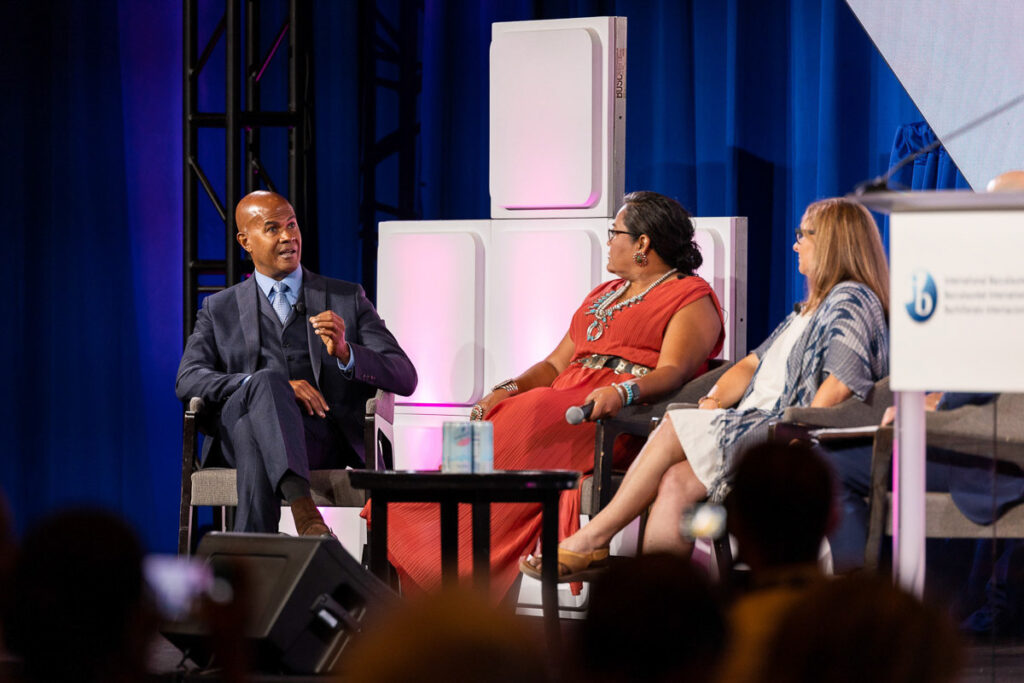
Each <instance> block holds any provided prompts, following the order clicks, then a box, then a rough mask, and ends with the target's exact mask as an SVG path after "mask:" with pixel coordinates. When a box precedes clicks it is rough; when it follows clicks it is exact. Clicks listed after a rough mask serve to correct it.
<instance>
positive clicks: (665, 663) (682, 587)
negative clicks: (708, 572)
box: [576, 553, 726, 682]
mask: <svg viewBox="0 0 1024 683" xmlns="http://www.w3.org/2000/svg"><path fill="white" fill-rule="evenodd" d="M725 639H726V623H725V615H724V612H723V610H722V606H721V603H720V601H719V600H718V599H717V596H716V595H715V593H714V592H713V591H712V588H711V585H710V584H709V582H708V580H707V579H706V578H705V577H704V576H703V575H702V574H700V573H698V571H697V570H696V569H695V568H694V566H693V564H691V562H690V561H689V560H688V559H685V558H682V557H679V556H678V555H670V554H658V553H655V554H650V555H641V556H639V557H636V558H631V559H623V560H622V561H621V562H616V563H614V564H612V566H611V568H610V569H609V570H608V572H607V573H606V574H605V575H603V576H602V577H601V578H600V579H598V580H597V581H596V582H595V583H594V585H593V588H592V593H591V598H590V609H589V612H588V615H587V620H586V621H585V622H584V624H583V627H582V629H581V633H580V646H579V648H578V654H579V657H580V662H579V664H578V666H577V667H576V668H577V670H578V671H579V674H580V679H581V680H586V681H608V682H611V681H669V680H672V681H689V680H692V681H704V680H712V677H713V675H714V673H715V670H716V667H717V665H718V661H719V657H720V656H721V654H722V652H723V650H724V648H725Z"/></svg>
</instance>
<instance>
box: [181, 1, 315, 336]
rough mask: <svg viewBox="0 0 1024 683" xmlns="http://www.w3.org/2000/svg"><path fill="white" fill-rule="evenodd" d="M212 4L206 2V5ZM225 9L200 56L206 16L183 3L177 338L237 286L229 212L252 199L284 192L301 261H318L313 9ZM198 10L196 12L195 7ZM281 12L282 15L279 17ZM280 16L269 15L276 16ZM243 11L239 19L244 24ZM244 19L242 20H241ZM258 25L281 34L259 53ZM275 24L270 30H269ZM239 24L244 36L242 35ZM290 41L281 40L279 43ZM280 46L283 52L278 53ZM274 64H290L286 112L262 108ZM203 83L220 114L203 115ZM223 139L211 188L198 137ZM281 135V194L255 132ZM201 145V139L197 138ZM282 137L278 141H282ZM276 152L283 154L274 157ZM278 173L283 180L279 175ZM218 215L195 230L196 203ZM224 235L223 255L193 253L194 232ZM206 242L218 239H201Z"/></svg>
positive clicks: (227, 4) (234, 5)
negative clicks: (214, 63)
mask: <svg viewBox="0 0 1024 683" xmlns="http://www.w3.org/2000/svg"><path fill="white" fill-rule="evenodd" d="M212 1H213V0H207V3H209V2H212ZM220 2H221V4H222V6H223V7H224V12H223V15H222V16H221V18H220V21H219V22H218V23H217V25H216V26H215V27H214V28H213V31H212V33H211V35H210V38H209V40H207V42H206V44H205V45H204V47H203V50H202V52H200V51H199V34H200V29H201V27H200V14H201V13H200V9H209V8H208V6H207V4H204V3H200V1H199V0H185V3H184V30H185V41H184V50H183V52H184V75H185V83H184V93H183V98H182V100H183V108H184V162H185V163H184V226H183V228H184V230H183V234H184V252H183V253H184V330H185V338H186V339H187V338H188V335H189V334H190V333H191V331H192V327H193V325H194V322H195V318H196V312H197V310H198V307H199V302H200V297H201V296H203V295H204V294H208V293H211V292H216V291H219V290H221V289H224V288H225V287H229V286H231V285H232V284H235V283H236V282H239V281H240V280H241V279H242V277H243V275H244V273H245V272H246V271H247V270H248V269H247V268H245V265H244V262H243V261H244V259H243V253H244V252H242V250H241V249H240V248H239V246H238V244H237V242H236V240H235V234H236V232H237V229H236V227H235V217H234V207H235V205H236V204H237V203H238V200H239V199H241V197H242V189H243V188H244V191H245V193H249V192H251V191H253V190H256V189H261V188H265V189H269V190H273V191H276V192H281V194H285V195H287V196H288V198H289V199H290V200H291V202H292V204H293V205H294V206H295V211H296V214H297V218H298V219H299V224H300V225H301V226H302V229H303V238H304V239H303V261H304V262H306V263H309V264H311V265H312V266H313V267H316V264H317V263H318V261H319V258H318V253H317V244H318V242H319V240H318V239H317V234H316V222H315V221H314V220H306V219H307V218H311V217H313V216H315V215H316V205H315V182H314V170H313V169H314V156H313V78H312V40H311V38H310V36H311V26H312V3H311V2H306V1H304V0H288V1H287V2H282V3H276V4H272V3H267V2H259V0H220ZM201 4H202V5H203V7H202V8H201V7H200V5H201ZM284 8H286V10H287V11H284ZM275 10H276V13H277V14H278V15H282V14H283V15H284V16H283V17H282V16H277V17H273V18H271V17H268V16H266V15H269V14H271V13H273V12H275ZM243 12H244V17H243ZM243 20H244V21H243ZM264 20H268V21H269V20H276V21H278V22H280V23H279V28H278V29H277V30H276V31H275V32H274V33H273V39H272V40H271V41H270V44H269V45H265V46H264V45H261V40H260V36H261V31H260V26H261V23H262V22H263V21H264ZM269 25H273V24H268V26H269ZM243 26H244V34H243ZM286 41H287V42H286ZM221 43H223V48H222V49H223V55H224V65H225V69H224V72H223V73H216V72H215V70H213V69H206V67H207V64H208V62H209V61H210V59H211V57H213V56H214V54H215V51H217V50H218V49H220V46H221ZM282 46H286V49H281V48H282ZM277 55H281V56H280V57H277V58H278V59H287V61H288V64H287V78H286V81H287V83H286V88H287V95H286V98H285V97H282V98H280V99H282V100H284V99H286V101H287V105H286V106H284V107H279V108H278V109H277V110H264V109H262V108H261V106H260V102H261V92H260V88H261V81H262V79H263V77H264V74H265V73H266V72H267V69H268V67H269V66H270V65H271V63H272V62H273V61H274V59H275V56H277ZM200 83H202V85H203V87H204V89H207V91H220V90H223V93H224V109H223V111H200V110H199V99H200V97H199V95H200ZM204 128H205V129H220V130H223V131H224V146H223V153H224V169H225V170H224V178H223V183H217V182H215V180H213V179H211V178H210V177H209V175H208V174H207V173H206V172H205V171H204V169H203V167H202V165H201V163H200V151H204V152H205V150H200V130H201V129H204ZM269 128H279V129H286V130H287V146H288V149H287V150H286V153H287V170H286V171H285V172H284V174H285V175H286V176H287V178H286V183H287V186H286V188H282V187H280V186H278V185H276V184H275V183H274V181H273V179H272V173H271V171H270V170H269V169H268V168H267V166H266V165H265V164H264V163H263V153H264V152H267V153H269V152H270V150H267V149H265V148H264V146H263V145H262V144H261V143H262V142H263V141H262V140H261V131H263V130H265V129H269ZM204 137H205V136H204ZM279 137H280V136H279ZM277 151H278V152H280V150H277ZM279 175H280V174H279ZM201 194H205V195H206V198H207V199H208V200H209V201H210V202H211V203H212V205H213V207H214V208H215V209H216V214H217V215H218V216H219V217H220V220H221V223H222V225H215V226H207V225H201V224H200V223H201V222H202V219H201V217H200V216H201V213H200V209H199V207H200V195H201ZM221 229H222V230H223V234H224V249H223V252H222V254H223V255H222V256H221V255H216V256H215V257H214V258H209V257H208V256H207V255H205V254H204V255H200V253H199V252H200V248H199V245H200V234H201V233H203V232H205V231H217V230H221ZM206 234H215V232H207V233H206Z"/></svg>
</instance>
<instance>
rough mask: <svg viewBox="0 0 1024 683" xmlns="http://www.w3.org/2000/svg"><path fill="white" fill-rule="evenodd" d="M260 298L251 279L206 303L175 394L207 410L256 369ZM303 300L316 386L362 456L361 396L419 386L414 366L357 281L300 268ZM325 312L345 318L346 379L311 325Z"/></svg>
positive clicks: (206, 452)
mask: <svg viewBox="0 0 1024 683" xmlns="http://www.w3.org/2000/svg"><path fill="white" fill-rule="evenodd" d="M261 296H264V294H263V292H261V291H260V289H259V287H258V286H257V284H256V279H255V278H252V277H251V278H249V279H248V280H246V281H245V282H242V283H239V284H237V285H234V286H233V287H229V288H228V289H226V290H224V291H222V292H218V293H216V294H213V295H211V296H209V297H207V298H206V299H205V300H204V301H203V305H202V308H201V309H200V311H199V314H198V315H197V316H196V326H195V329H194V330H193V331H192V334H191V335H190V336H189V338H188V342H187V343H186V344H185V352H184V354H183V355H182V358H181V364H180V366H179V367H178V378H177V381H176V383H175V393H176V394H177V396H178V398H179V399H181V400H182V401H187V400H189V399H190V398H191V397H193V396H200V397H202V399H203V401H204V402H205V403H206V405H207V406H208V409H209V408H212V409H213V410H214V411H219V409H220V406H221V405H223V403H224V401H226V400H227V398H228V397H229V396H231V394H232V393H233V392H234V391H235V390H237V389H238V388H239V387H240V386H241V385H242V381H243V380H244V379H245V377H247V376H249V375H251V374H253V373H254V372H256V370H257V369H259V368H258V367H257V364H258V361H259V357H260V323H259V316H260V300H259V298H258V297H261ZM302 301H303V302H304V303H305V313H303V314H302V317H303V318H304V319H305V321H304V322H305V324H306V326H307V330H306V332H307V337H308V342H309V343H308V346H309V356H310V360H311V362H312V366H313V374H314V377H315V378H316V382H317V389H318V390H319V391H320V393H322V394H323V395H324V399H325V400H326V401H327V404H328V405H329V406H330V407H331V410H330V411H329V413H328V415H329V416H330V417H331V418H332V419H333V420H335V422H336V424H337V425H338V427H339V428H340V430H341V432H342V433H343V434H344V436H345V438H346V440H347V441H348V442H349V445H351V446H352V449H353V450H354V451H355V452H356V453H357V454H358V455H359V456H360V457H363V451H364V448H363V426H362V418H363V415H364V412H365V406H366V400H367V399H368V398H370V397H372V396H373V394H374V392H375V391H376V389H378V388H379V389H384V390H386V391H391V392H394V393H396V394H400V395H402V396H408V395H409V394H411V393H412V392H413V391H414V390H415V389H416V382H417V377H416V369H415V368H414V367H413V365H412V362H411V361H410V360H409V358H408V356H406V355H405V352H404V351H402V348H401V347H400V346H399V344H398V341H397V340H396V339H395V337H394V335H392V334H391V333H390V332H389V331H388V329H387V328H386V327H385V326H384V321H383V320H381V318H380V316H379V315H377V311H376V310H374V308H373V305H372V304H371V303H370V301H369V299H367V298H366V294H365V293H364V292H363V288H362V287H361V286H359V285H357V284H354V283H351V282H345V281H344V280H335V279H333V278H327V277H323V276H321V275H317V274H316V273H313V272H311V271H309V270H306V269H303V273H302ZM326 310H331V311H334V312H335V313H336V314H338V316H340V317H341V318H342V319H343V320H344V321H345V340H346V341H347V342H348V344H349V348H350V349H351V353H352V356H353V357H354V359H355V366H354V367H353V370H352V377H351V378H349V377H345V373H343V372H342V371H341V370H340V369H339V368H338V364H337V362H336V359H335V358H333V357H331V356H328V355H327V347H326V345H325V344H324V343H323V342H322V341H321V340H320V338H319V337H318V336H316V335H315V334H314V333H313V329H312V325H310V323H309V318H310V317H311V316H314V315H317V314H318V313H321V312H323V311H326ZM216 441H217V439H216V438H208V439H206V440H205V443H204V444H203V457H202V462H203V463H206V461H207V458H208V457H209V456H210V453H211V452H213V451H216V450H217V449H218V446H217V444H216Z"/></svg>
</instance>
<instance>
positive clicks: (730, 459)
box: [520, 199, 889, 581]
mask: <svg viewBox="0 0 1024 683" xmlns="http://www.w3.org/2000/svg"><path fill="white" fill-rule="evenodd" d="M793 250H794V251H795V252H796V253H797V257H798V264H799V270H800V272H801V273H802V274H803V275H804V276H805V277H806V278H807V293H808V294H807V300H806V301H804V302H803V303H802V304H800V305H799V306H797V308H796V310H795V311H794V312H793V313H792V314H790V315H789V316H788V317H787V318H786V319H785V320H784V321H782V324H781V325H779V326H778V327H777V328H776V329H775V331H774V332H772V334H771V336H769V337H768V339H767V340H766V341H765V342H764V343H763V344H761V346H759V347H758V348H757V349H755V350H754V352H753V353H751V354H750V355H748V356H747V357H746V358H744V359H743V360H741V361H739V362H738V363H736V364H735V365H734V366H733V367H731V368H730V369H729V370H728V371H727V372H726V373H725V374H723V375H722V377H721V378H720V379H719V381H718V383H717V384H716V385H715V386H714V387H713V388H712V389H711V390H710V391H709V392H708V394H707V396H704V397H702V398H701V399H700V401H699V403H698V409H697V410H673V411H669V412H668V413H667V417H668V418H669V419H667V420H663V421H662V423H661V426H659V427H658V429H657V430H655V431H654V433H653V434H651V436H650V438H649V439H648V441H647V444H646V445H645V446H644V449H643V450H642V451H641V452H640V455H639V456H637V458H636V460H635V461H634V462H633V465H632V466H631V467H630V469H629V472H628V473H627V474H626V477H625V478H624V479H623V482H622V485H621V487H620V488H619V491H618V493H616V494H615V496H614V497H613V498H612V500H611V502H610V503H609V504H608V506H607V507H606V508H605V509H604V510H602V511H601V512H600V513H599V514H598V515H597V516H595V517H594V519H593V520H591V521H590V523H589V524H587V525H586V526H584V527H583V528H582V529H580V530H579V531H578V532H577V533H575V534H573V535H572V536H570V537H568V538H566V539H564V540H563V541H562V543H561V545H560V547H559V550H558V562H559V576H560V580H564V581H568V580H573V579H576V578H578V576H577V575H578V574H579V573H580V572H584V571H585V570H587V569H590V568H592V567H594V566H596V565H599V564H601V563H603V562H604V561H605V560H606V559H607V557H608V543H609V541H610V540H611V538H612V536H614V535H615V533H617V532H618V531H619V530H620V529H622V528H623V527H624V526H625V525H626V524H628V523H629V522H630V521H631V520H632V519H634V518H635V517H636V516H637V515H638V514H639V513H640V512H641V511H642V510H644V509H645V508H647V507H648V506H649V505H650V506H651V509H650V515H649V517H648V521H647V527H646V531H645V534H644V545H643V550H644V552H656V551H662V552H665V551H667V552H674V553H681V554H688V553H689V552H690V551H691V550H692V546H691V544H689V543H688V542H687V541H685V540H684V539H683V538H682V537H681V536H680V534H679V519H680V516H681V514H682V512H683V510H685V509H686V508H687V507H689V506H691V505H693V504H694V503H697V502H699V501H701V500H704V499H706V498H707V499H710V500H711V501H713V502H716V501H721V500H722V499H723V498H724V497H725V495H726V493H728V490H729V479H730V475H731V472H732V469H733V466H734V465H735V461H736V457H737V455H739V454H740V453H742V452H743V451H745V450H746V449H748V448H749V447H750V446H752V445H754V444H755V443H758V442H761V441H764V440H765V439H766V438H767V433H768V423H769V422H770V421H772V420H777V419H779V418H781V417H782V413H783V411H784V410H785V409H786V408H787V407H789V406H815V407H827V406H831V405H835V404H837V403H839V402H841V401H843V400H845V399H846V398H848V397H850V396H857V397H858V398H861V399H863V398H864V397H865V396H866V394H867V392H868V391H869V390H870V389H871V387H872V386H873V384H874V383H875V382H876V381H877V380H879V379H881V378H882V377H885V376H886V375H888V374H889V357H888V353H889V335H888V328H887V324H886V316H887V312H888V300H889V299H888V280H889V274H888V266H887V264H886V260H885V252H884V250H883V249H882V242H881V238H880V237H879V233H878V226H877V225H876V224H875V221H874V219H873V218H872V217H871V214H870V213H869V212H868V210H867V209H865V208H864V207H863V206H861V205H860V204H857V203H855V202H852V201H849V200H847V199H824V200H821V201H818V202H815V203H813V204H811V205H810V206H809V207H807V210H806V211H805V212H804V215H803V218H802V219H801V221H800V227H799V228H798V229H797V231H796V243H795V244H794V245H793ZM652 502H653V505H652ZM520 568H521V569H522V571H523V572H524V573H527V574H530V575H532V576H539V571H540V562H539V559H538V558H533V557H528V558H525V559H524V560H523V561H522V562H521V563H520Z"/></svg>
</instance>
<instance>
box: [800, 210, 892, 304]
mask: <svg viewBox="0 0 1024 683" xmlns="http://www.w3.org/2000/svg"><path fill="white" fill-rule="evenodd" d="M800 227H801V228H803V229H805V230H806V229H810V230H813V231H814V235H813V237H811V239H813V240H814V266H813V268H812V269H811V272H810V273H808V274H807V289H808V293H807V301H805V302H804V310H805V311H813V310H814V309H816V308H817V307H818V306H819V305H820V304H821V302H822V301H823V300H824V299H825V297H826V296H828V293H829V292H830V291H832V288H833V287H835V286H836V285H838V284H839V283H840V282H846V281H849V280H852V281H854V282H860V283H861V284H863V285H866V286H867V287H868V288H869V289H871V291H873V292H874V293H875V296H877V297H878V300H879V301H880V302H881V303H882V308H883V309H885V313H886V315H888V313H889V264H888V263H887V262H886V260H885V250H884V249H883V248H882V238H881V236H880V235H879V234H878V225H877V224H876V223H875V219H874V218H873V217H872V216H871V212H870V211H868V210H867V209H865V208H864V207H863V206H861V205H860V204H858V203H857V202H854V201H851V200H849V199H844V198H842V197H836V198H833V199H822V200H820V201H817V202H814V203H813V204H811V205H810V206H808V207H807V210H806V211H804V216H803V218H801V219H800Z"/></svg>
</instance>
